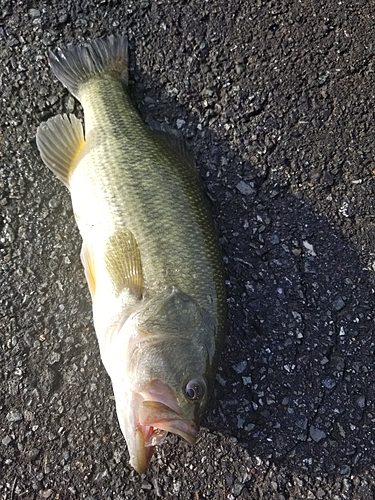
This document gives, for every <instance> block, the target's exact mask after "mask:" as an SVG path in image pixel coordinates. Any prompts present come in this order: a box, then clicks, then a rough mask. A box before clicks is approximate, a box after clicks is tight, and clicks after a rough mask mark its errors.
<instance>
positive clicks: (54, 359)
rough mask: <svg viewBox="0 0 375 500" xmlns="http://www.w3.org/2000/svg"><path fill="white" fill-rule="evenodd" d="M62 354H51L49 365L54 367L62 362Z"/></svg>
mask: <svg viewBox="0 0 375 500" xmlns="http://www.w3.org/2000/svg"><path fill="white" fill-rule="evenodd" d="M60 358H61V354H60V353H59V352H52V353H51V354H50V357H49V360H48V364H50V365H54V364H55V363H58V362H59V361H60Z"/></svg>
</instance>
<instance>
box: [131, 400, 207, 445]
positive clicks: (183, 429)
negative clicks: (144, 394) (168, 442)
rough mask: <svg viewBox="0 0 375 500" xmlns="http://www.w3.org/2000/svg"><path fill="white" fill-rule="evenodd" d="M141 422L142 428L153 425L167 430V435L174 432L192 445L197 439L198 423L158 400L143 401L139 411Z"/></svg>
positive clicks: (157, 428)
mask: <svg viewBox="0 0 375 500" xmlns="http://www.w3.org/2000/svg"><path fill="white" fill-rule="evenodd" d="M139 422H140V424H141V427H142V428H146V429H148V428H150V427H151V428H153V429H155V430H161V431H165V436H166V434H167V433H168V432H172V433H173V434H177V435H178V436H180V437H182V438H183V439H185V441H187V442H188V443H189V444H192V445H193V444H195V442H196V440H197V435H198V426H197V425H196V423H195V422H194V421H192V420H190V419H188V418H186V417H185V416H184V415H182V414H181V413H177V412H176V411H175V410H174V409H172V408H171V407H170V406H167V405H165V404H164V403H160V402H158V401H143V403H142V406H141V408H140V412H139ZM157 444H161V443H160V442H158V443H157Z"/></svg>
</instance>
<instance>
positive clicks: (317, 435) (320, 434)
mask: <svg viewBox="0 0 375 500" xmlns="http://www.w3.org/2000/svg"><path fill="white" fill-rule="evenodd" d="M310 437H311V439H313V440H314V441H315V442H316V443H319V441H321V440H322V439H324V438H326V437H327V434H326V433H325V432H324V431H322V430H321V429H318V428H317V427H315V426H313V425H311V426H310Z"/></svg>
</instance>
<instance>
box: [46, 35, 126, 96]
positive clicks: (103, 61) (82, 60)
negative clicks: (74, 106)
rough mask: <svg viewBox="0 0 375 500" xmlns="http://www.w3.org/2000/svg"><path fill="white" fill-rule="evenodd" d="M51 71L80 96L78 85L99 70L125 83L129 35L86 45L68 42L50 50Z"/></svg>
mask: <svg viewBox="0 0 375 500" xmlns="http://www.w3.org/2000/svg"><path fill="white" fill-rule="evenodd" d="M48 59H49V63H50V65H51V68H52V71H53V72H54V73H55V75H56V76H57V78H58V79H59V80H60V82H61V83H62V84H63V85H64V86H65V87H66V88H67V89H68V90H69V92H71V93H72V94H73V95H74V97H76V98H77V99H78V100H79V91H80V88H81V86H82V85H83V84H84V83H85V82H86V81H88V80H90V79H91V78H93V77H95V76H96V75H100V74H101V73H107V74H113V75H116V76H118V77H119V78H120V79H121V80H122V81H123V82H124V84H125V85H127V83H128V38H127V36H126V35H117V36H114V35H110V36H107V37H104V38H98V39H96V40H93V41H92V42H89V43H88V44H86V45H81V46H80V45H72V44H70V45H68V46H67V48H66V49H63V50H61V49H57V50H55V51H53V52H50V53H49V57H48Z"/></svg>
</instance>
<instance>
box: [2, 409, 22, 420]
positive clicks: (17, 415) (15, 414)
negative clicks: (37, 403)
mask: <svg viewBox="0 0 375 500" xmlns="http://www.w3.org/2000/svg"><path fill="white" fill-rule="evenodd" d="M22 418H23V417H22V413H21V412H20V411H18V410H11V411H10V412H9V413H8V414H7V416H6V419H7V420H8V422H19V421H20V420H22Z"/></svg>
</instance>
